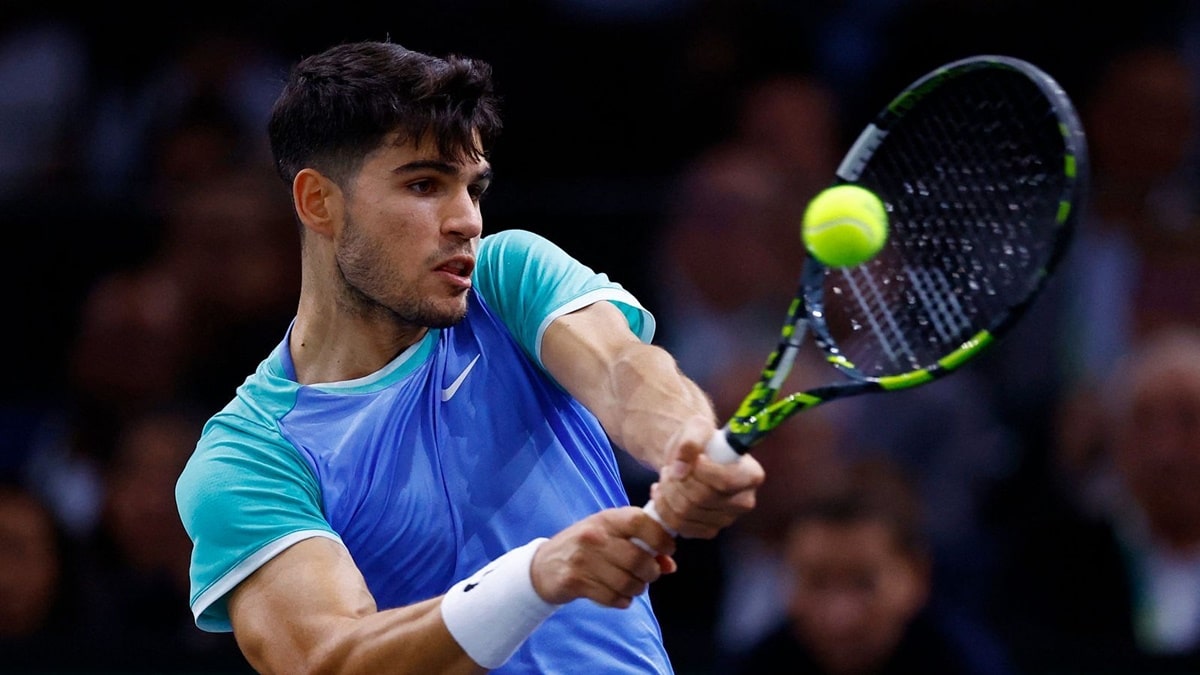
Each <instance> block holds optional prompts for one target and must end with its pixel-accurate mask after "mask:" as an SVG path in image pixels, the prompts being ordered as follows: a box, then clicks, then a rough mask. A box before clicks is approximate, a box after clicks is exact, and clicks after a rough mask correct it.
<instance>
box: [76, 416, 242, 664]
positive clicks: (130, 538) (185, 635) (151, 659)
mask: <svg viewBox="0 0 1200 675" xmlns="http://www.w3.org/2000/svg"><path fill="white" fill-rule="evenodd" d="M204 419H205V416H204V415H203V414H200V413H198V412H195V411H193V410H192V409H191V408H190V407H189V406H184V405H180V406H169V405H163V406H157V407H154V408H152V409H148V410H146V411H144V412H141V413H139V414H137V415H135V416H133V417H132V418H130V419H129V420H127V421H126V423H125V425H124V426H123V428H122V429H121V430H120V433H119V435H118V437H117V440H116V444H115V446H114V452H113V455H112V458H111V460H110V461H108V462H107V463H106V464H105V466H104V469H103V472H102V476H103V487H104V489H103V500H102V508H101V512H100V520H99V523H98V526H97V528H96V531H95V533H94V535H93V536H92V537H90V538H89V540H88V542H87V544H88V545H87V547H86V553H87V557H86V558H85V561H86V563H87V565H86V574H85V575H84V581H85V589H84V593H85V595H84V597H85V598H86V605H87V608H88V615H87V620H88V629H87V633H88V635H89V637H90V638H91V639H92V641H93V642H94V643H95V645H96V662H97V664H98V665H100V666H101V667H103V668H105V669H107V670H110V671H114V672H118V671H119V672H148V671H153V672H160V673H162V672H176V673H178V672H184V671H192V672H224V673H234V672H252V671H251V670H250V668H249V666H248V665H247V664H246V662H245V659H244V658H243V657H242V655H241V652H240V651H239V650H238V648H237V645H236V643H235V642H234V641H233V638H232V636H230V635H228V634H216V633H205V632H203V631H201V630H200V629H198V628H196V626H195V624H194V622H193V619H192V616H191V613H190V612H189V611H188V594H189V587H188V565H189V561H190V556H191V541H190V540H189V539H188V537H187V533H186V532H185V531H184V529H183V524H182V523H181V522H180V520H179V516H178V512H177V511H176V508H175V482H174V481H175V479H176V477H178V475H179V473H180V472H181V471H183V467H184V464H186V463H187V459H188V457H189V456H190V455H191V453H192V450H193V449H194V448H195V445H196V439H198V438H199V437H200V429H201V427H202V426H203V424H204Z"/></svg>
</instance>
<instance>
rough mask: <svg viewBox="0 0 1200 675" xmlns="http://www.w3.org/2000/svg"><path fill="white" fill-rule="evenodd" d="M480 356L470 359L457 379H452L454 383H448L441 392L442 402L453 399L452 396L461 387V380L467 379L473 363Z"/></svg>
mask: <svg viewBox="0 0 1200 675" xmlns="http://www.w3.org/2000/svg"><path fill="white" fill-rule="evenodd" d="M480 356H483V355H482V354H476V355H475V358H473V359H471V362H470V363H468V364H467V367H466V368H463V371H462V372H461V373H459V374H458V377H456V378H454V381H453V382H451V383H450V386H449V387H446V388H445V389H443V390H442V400H443V401H449V400H450V399H452V398H454V395H455V394H457V393H458V388H459V387H461V386H462V383H463V380H465V379H467V374H468V373H470V372H471V369H472V368H474V367H475V362H476V361H478V360H479V357H480Z"/></svg>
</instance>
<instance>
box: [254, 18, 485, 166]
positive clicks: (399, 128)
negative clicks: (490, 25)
mask: <svg viewBox="0 0 1200 675" xmlns="http://www.w3.org/2000/svg"><path fill="white" fill-rule="evenodd" d="M500 128H501V122H500V115H499V102H498V99H497V97H496V96H495V94H494V92H493V87H492V69H491V66H490V65H488V64H487V63H484V62H482V61H478V60H474V59H469V58H464V57H460V56H449V57H447V58H445V59H442V58H438V57H434V56H429V55H427V54H422V53H420V52H414V51H411V50H408V49H405V48H404V47H401V46H400V45H398V44H393V43H390V42H355V43H348V44H341V45H337V46H334V47H331V48H329V49H327V50H326V51H324V52H321V53H320V54H316V55H314V56H309V57H307V58H305V59H303V60H301V61H300V62H299V63H297V64H296V65H295V66H294V67H293V68H292V70H291V73H290V75H289V76H288V79H287V83H286V84H285V85H284V88H283V91H282V93H280V95H279V98H278V99H277V100H276V101H275V106H274V108H273V109H272V111H271V118H270V121H269V123H268V125H267V133H268V136H269V138H270V142H271V153H272V155H273V156H274V159H275V169H276V171H278V173H279V175H280V177H281V178H283V180H284V181H285V182H286V183H287V184H288V185H291V182H292V180H293V179H294V178H295V177H296V174H297V173H299V172H300V170H301V169H304V168H306V167H312V168H315V169H317V170H318V171H320V172H321V173H324V174H325V175H327V176H329V177H330V178H332V179H333V180H334V181H337V182H341V181H343V180H344V179H346V178H347V177H348V176H349V175H351V174H352V173H353V172H354V171H356V170H357V169H358V167H359V166H360V165H361V163H362V161H363V159H364V158H365V157H366V156H367V155H368V154H369V153H371V152H372V151H374V150H376V149H377V148H379V147H380V146H381V145H382V144H383V143H384V142H385V140H386V139H387V137H388V136H389V135H390V134H392V133H396V132H399V133H400V139H399V140H400V141H401V142H404V141H411V142H418V141H420V140H421V139H422V138H424V137H425V136H426V135H427V134H428V135H430V137H431V138H432V139H433V141H434V142H435V143H436V144H437V148H438V151H439V152H441V153H442V155H444V156H445V157H446V158H454V159H468V158H469V159H479V158H481V157H483V156H485V155H486V154H487V152H488V150H489V149H490V148H491V144H492V142H493V141H494V140H495V138H496V136H497V135H498V134H499V132H500Z"/></svg>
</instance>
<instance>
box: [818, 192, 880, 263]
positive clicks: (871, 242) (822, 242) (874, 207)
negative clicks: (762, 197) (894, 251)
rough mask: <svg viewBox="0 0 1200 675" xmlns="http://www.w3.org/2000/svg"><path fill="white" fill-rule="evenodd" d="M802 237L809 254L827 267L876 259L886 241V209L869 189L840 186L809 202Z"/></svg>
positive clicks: (822, 193)
mask: <svg viewBox="0 0 1200 675" xmlns="http://www.w3.org/2000/svg"><path fill="white" fill-rule="evenodd" d="M800 234H801V239H803V240H804V246H805V248H807V249H808V251H809V253H811V254H812V255H813V257H814V258H816V259H817V260H820V261H821V262H823V263H825V264H826V265H829V266H830V267H850V266H853V265H858V264H860V263H864V262H866V261H868V260H870V259H871V258H873V257H874V256H875V254H877V253H879V251H880V249H882V248H883V245H884V244H885V243H886V242H887V236H888V217H887V209H886V208H884V206H883V201H881V200H880V199H879V197H877V196H876V195H875V193H874V192H871V191H870V190H868V189H866V188H863V187H859V186H857V185H850V184H846V185H837V186H834V187H831V188H827V189H825V190H823V191H822V192H821V193H820V194H818V195H817V196H816V197H814V198H813V200H812V201H811V202H809V203H808V208H806V209H805V210H804V221H803V225H802V226H801V228H800Z"/></svg>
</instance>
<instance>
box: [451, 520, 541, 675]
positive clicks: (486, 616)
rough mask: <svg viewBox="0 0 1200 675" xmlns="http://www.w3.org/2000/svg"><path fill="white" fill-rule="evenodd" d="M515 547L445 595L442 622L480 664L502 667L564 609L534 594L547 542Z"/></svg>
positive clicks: (486, 666) (452, 587)
mask: <svg viewBox="0 0 1200 675" xmlns="http://www.w3.org/2000/svg"><path fill="white" fill-rule="evenodd" d="M545 541H546V539H545V538H540V539H534V540H533V541H531V542H529V543H528V544H525V545H524V546H521V547H518V548H514V549H513V550H511V551H509V552H508V553H505V554H504V555H502V556H500V557H499V558H496V559H495V560H493V561H492V562H490V563H488V564H487V565H484V567H483V569H481V570H479V571H478V572H476V573H474V574H472V575H471V576H469V577H467V578H466V579H463V580H462V581H460V582H458V583H457V584H454V585H453V586H451V587H450V590H448V591H446V594H445V595H444V596H442V621H444V622H445V623H446V628H448V629H450V634H451V635H453V636H454V639H455V640H457V641H458V644H459V645H460V646H461V647H462V648H463V651H465V652H466V653H467V655H468V656H470V657H471V658H472V659H474V660H475V662H476V663H478V664H479V665H481V666H483V667H484V668H489V669H491V668H499V667H500V666H502V665H504V662H505V661H508V660H509V659H510V658H512V655H513V654H514V653H516V651H517V649H518V648H519V647H520V646H521V644H522V643H523V642H525V640H526V639H527V638H528V637H529V636H530V635H531V634H532V633H533V631H534V630H535V629H537V627H538V626H540V625H542V622H543V621H545V620H546V619H547V618H548V617H549V616H550V615H551V614H553V613H554V611H555V610H557V609H558V608H559V607H561V605H554V604H551V603H548V602H546V601H545V600H543V599H542V597H541V596H540V595H538V594H537V591H535V590H533V579H532V578H531V577H530V570H529V567H530V565H531V564H532V563H533V554H534V553H535V552H537V550H538V547H539V546H541V545H542V543H543V542H545Z"/></svg>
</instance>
